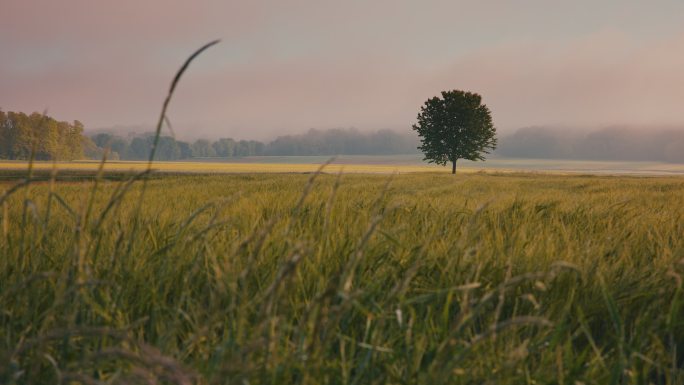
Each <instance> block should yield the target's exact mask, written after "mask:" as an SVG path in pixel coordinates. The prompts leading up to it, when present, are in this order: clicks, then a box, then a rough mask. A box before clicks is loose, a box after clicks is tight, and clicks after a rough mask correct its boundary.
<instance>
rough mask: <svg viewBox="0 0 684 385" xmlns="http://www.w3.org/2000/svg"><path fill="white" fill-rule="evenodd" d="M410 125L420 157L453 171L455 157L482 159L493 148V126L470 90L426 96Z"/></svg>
mask: <svg viewBox="0 0 684 385" xmlns="http://www.w3.org/2000/svg"><path fill="white" fill-rule="evenodd" d="M413 129H414V130H416V131H417V132H418V135H419V136H420V138H421V139H420V142H421V146H420V147H418V149H419V150H421V151H422V152H423V154H425V158H424V159H423V160H427V161H428V162H429V163H436V164H441V165H442V166H444V165H446V164H447V162H451V164H452V168H451V173H452V174H455V173H456V161H457V160H459V159H468V160H485V158H484V154H489V151H490V150H494V149H495V148H496V128H495V127H494V124H493V123H492V116H491V113H490V111H489V108H487V106H486V105H484V104H482V97H481V96H480V95H478V94H476V93H473V92H465V91H459V90H453V91H442V97H441V98H440V97H439V96H435V97H433V98H430V99H428V100H427V101H426V102H425V105H423V106H422V107H420V113H418V123H416V124H414V125H413Z"/></svg>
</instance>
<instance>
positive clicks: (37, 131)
mask: <svg viewBox="0 0 684 385" xmlns="http://www.w3.org/2000/svg"><path fill="white" fill-rule="evenodd" d="M83 129H84V127H83V124H82V123H81V122H79V121H78V120H74V121H73V122H72V123H69V122H60V121H57V120H55V119H53V118H51V117H49V116H47V115H44V114H39V113H37V112H34V113H32V114H30V115H27V114H24V113H22V112H12V111H9V112H4V111H2V110H0V159H29V158H30V157H31V154H32V153H33V154H34V157H35V159H37V160H53V159H54V160H73V159H82V158H83V157H84V156H85V153H84V149H88V150H94V148H93V146H94V144H92V142H91V141H90V140H89V139H88V138H87V137H85V136H84V135H83Z"/></svg>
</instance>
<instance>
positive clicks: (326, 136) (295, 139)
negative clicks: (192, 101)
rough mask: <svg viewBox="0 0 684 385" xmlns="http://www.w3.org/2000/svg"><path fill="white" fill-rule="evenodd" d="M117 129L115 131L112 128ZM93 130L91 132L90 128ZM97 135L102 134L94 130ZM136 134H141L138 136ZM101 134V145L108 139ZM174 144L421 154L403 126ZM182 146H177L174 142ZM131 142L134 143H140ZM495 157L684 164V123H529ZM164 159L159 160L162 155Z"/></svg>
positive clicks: (250, 150)
mask: <svg viewBox="0 0 684 385" xmlns="http://www.w3.org/2000/svg"><path fill="white" fill-rule="evenodd" d="M113 131H116V130H113ZM90 132H91V133H93V131H90ZM124 132H125V131H123V130H121V131H118V132H117V133H113V134H114V136H115V138H118V139H117V141H116V143H118V144H119V147H121V149H119V148H117V150H118V152H119V155H120V156H121V158H122V159H138V158H140V159H145V158H146V156H147V155H146V154H145V153H146V151H147V147H149V145H148V146H147V147H146V146H143V145H140V144H139V143H137V142H140V138H143V139H144V138H149V136H150V135H151V134H149V133H147V134H143V133H133V132H131V131H130V130H129V131H128V133H127V134H124V135H122V134H123V133H124ZM117 134H118V135H117ZM92 137H93V138H96V137H98V135H92ZM136 138H137V139H136ZM111 140H112V138H110V139H107V140H102V138H101V137H100V138H98V139H97V140H95V142H96V143H97V144H98V146H105V145H106V143H107V142H108V141H111ZM134 142H136V143H137V144H138V146H137V147H139V150H138V152H139V154H137V155H136V154H134V151H131V150H125V149H124V148H123V147H125V144H128V145H131V144H134ZM167 142H168V144H169V146H171V147H173V148H171V149H170V150H169V153H170V154H177V156H175V155H174V156H170V158H169V159H165V160H172V159H185V158H193V157H199V158H206V157H228V158H230V157H241V156H316V155H320V156H333V155H400V154H419V153H420V152H419V151H418V149H417V147H418V145H419V144H420V140H419V138H418V136H417V134H416V133H415V132H414V131H413V130H411V129H410V128H407V129H405V130H379V131H372V132H369V131H362V130H357V129H353V128H345V129H342V128H338V129H327V130H323V129H310V130H308V131H307V132H305V133H301V134H292V135H282V136H278V137H276V138H275V139H272V140H270V141H263V142H261V141H254V140H249V141H246V140H233V139H231V138H221V139H218V140H216V141H210V140H204V139H197V140H194V141H188V142H183V141H180V140H175V139H172V138H170V137H165V143H167ZM176 146H178V149H175V147H176ZM137 147H136V146H133V148H137ZM491 155H492V156H495V157H506V158H532V159H571V160H615V161H653V162H670V163H684V127H682V128H657V127H643V128H633V127H627V126H613V127H607V128H601V129H594V130H580V129H574V128H558V127H526V128H521V129H518V130H516V131H514V132H512V133H510V132H509V133H501V134H499V138H498V147H497V149H496V150H495V151H494V152H493V153H492V154H491ZM160 160H161V159H160Z"/></svg>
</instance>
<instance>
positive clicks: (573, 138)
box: [495, 126, 684, 163]
mask: <svg viewBox="0 0 684 385" xmlns="http://www.w3.org/2000/svg"><path fill="white" fill-rule="evenodd" d="M495 154H496V155H499V156H503V157H510V158H538V159H575V160H616V161H654V162H670V163H684V128H681V129H676V128H631V127H617V126H616V127H608V128H602V129H598V130H593V131H588V132H582V131H578V130H568V129H552V128H547V127H527V128H521V129H519V130H517V131H515V132H514V133H512V134H509V135H506V136H502V137H500V138H499V146H498V148H497V150H496V151H495Z"/></svg>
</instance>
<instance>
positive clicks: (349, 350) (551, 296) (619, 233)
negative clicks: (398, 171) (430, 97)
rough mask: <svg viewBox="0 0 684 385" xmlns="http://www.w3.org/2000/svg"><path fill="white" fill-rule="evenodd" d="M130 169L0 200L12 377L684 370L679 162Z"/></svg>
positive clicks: (577, 378) (659, 378)
mask: <svg viewBox="0 0 684 385" xmlns="http://www.w3.org/2000/svg"><path fill="white" fill-rule="evenodd" d="M118 179H121V180H107V179H97V180H94V181H93V180H91V181H71V182H49V181H46V182H40V183H39V184H34V185H28V186H27V187H26V188H24V189H21V190H17V191H16V192H15V193H14V194H13V195H12V196H10V198H9V199H8V200H6V201H5V203H4V205H3V207H2V209H3V211H2V212H1V213H2V234H1V235H2V238H1V240H0V242H1V244H0V383H20V384H29V383H35V384H51V383H52V384H57V383H64V384H66V383H83V384H96V383H112V384H114V383H120V384H124V383H150V384H153V383H176V384H190V383H201V384H224V383H225V384H285V383H301V384H317V383H331V384H381V383H383V384H384V383H391V384H414V383H421V384H439V383H454V384H461V383H463V384H470V383H483V382H490V383H502V384H507V383H508V384H519V383H529V384H532V383H537V384H542V383H558V384H582V383H585V384H605V383H656V384H661V383H662V384H680V383H684V371H682V369H680V368H681V367H682V365H683V364H684V358H683V357H684V352H683V351H682V348H681V347H682V346H684V310H683V308H682V276H681V275H682V273H684V237H683V236H684V220H683V219H684V218H683V214H684V180H682V179H677V178H627V177H622V178H615V177H582V176H577V177H567V176H532V175H524V174H521V175H479V174H469V175H459V176H457V177H452V176H450V175H443V174H414V175H398V176H394V177H389V176H386V175H385V176H369V175H342V176H335V175H318V176H317V177H316V178H315V179H314V180H313V181H312V176H310V175H271V174H244V175H222V176H221V175H214V176H166V177H160V178H156V179H151V180H149V181H148V182H147V191H146V195H145V196H144V199H143V200H142V201H140V200H139V196H140V189H141V187H142V186H141V183H139V182H136V183H130V184H129V183H127V182H126V178H125V177H121V178H118ZM0 187H1V186H0ZM10 187H11V185H10V184H6V185H5V186H4V188H7V189H9V188H10Z"/></svg>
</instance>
